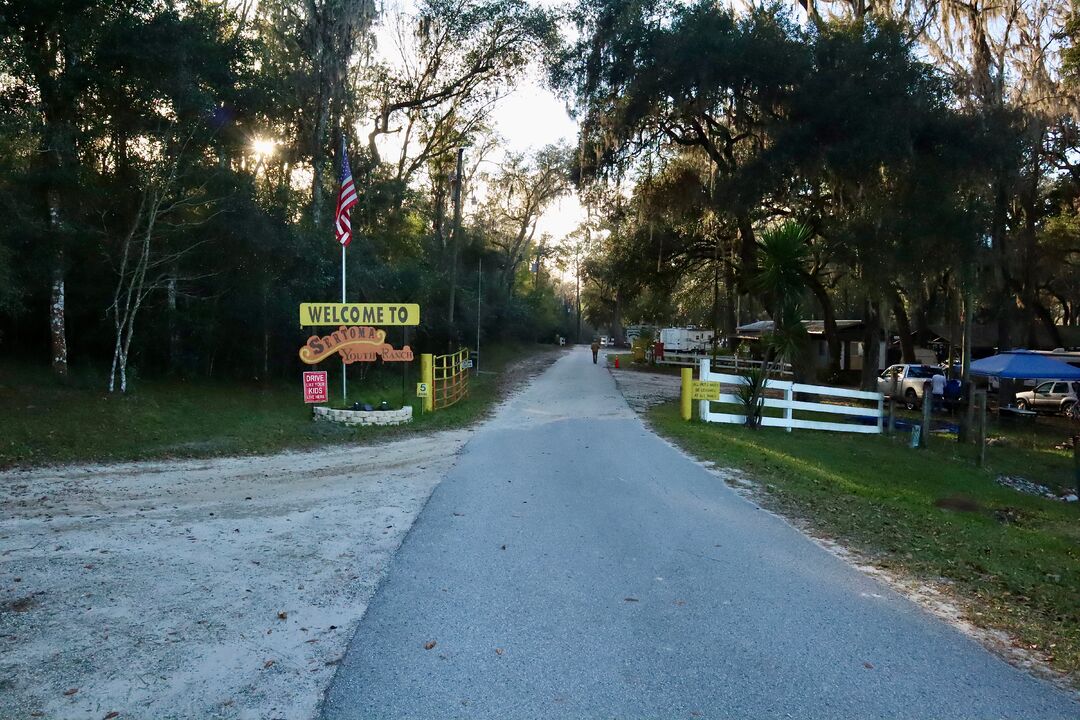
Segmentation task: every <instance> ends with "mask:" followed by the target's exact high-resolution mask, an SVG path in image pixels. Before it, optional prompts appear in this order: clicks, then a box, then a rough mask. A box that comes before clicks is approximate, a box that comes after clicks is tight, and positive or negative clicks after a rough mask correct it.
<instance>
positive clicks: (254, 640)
mask: <svg viewBox="0 0 1080 720" xmlns="http://www.w3.org/2000/svg"><path fill="white" fill-rule="evenodd" d="M470 433H471V431H467V430H464V431H453V432H444V433H440V434H437V435H432V436H428V437H423V438H414V439H409V440H404V441H400V442H394V443H387V444H384V445H377V446H370V447H353V448H342V447H337V448H328V449H322V450H318V451H311V452H304V453H285V454H281V455H275V456H271V457H261V458H232V459H215V460H205V461H185V462H168V463H137V464H127V465H112V466H95V467H67V468H60V469H52V470H33V471H25V472H7V473H2V474H0V717H2V718H29V717H46V718H70V719H73V720H74V719H76V718H94V719H95V720H101V719H102V718H105V717H110V718H111V717H120V718H259V719H260V720H265V719H269V718H288V719H289V720H292V719H293V718H307V717H310V716H311V715H312V714H313V713H314V712H315V708H316V704H317V703H318V700H319V697H320V695H321V693H322V690H323V688H324V687H325V686H326V684H327V683H328V682H329V680H330V678H331V677H332V675H333V673H334V669H335V664H336V663H337V662H338V660H339V659H340V657H341V656H342V654H343V652H344V650H345V647H346V644H347V642H348V639H349V638H350V637H351V635H352V632H353V629H354V628H355V626H356V623H357V622H358V620H359V618H360V616H361V615H362V614H363V612H364V610H365V608H366V606H367V601H368V599H369V598H370V597H371V595H372V593H373V592H374V590H375V588H376V586H377V584H378V583H379V581H380V579H381V577H382V574H383V571H384V569H385V567H386V566H387V563H388V560H389V559H390V557H391V556H392V554H393V553H394V551H395V550H396V549H397V547H398V545H399V544H400V543H401V539H402V537H403V536H404V534H405V533H406V531H407V530H408V528H409V527H410V525H411V524H412V521H413V519H414V518H415V516H416V514H417V513H418V512H419V511H420V509H421V508H422V507H423V505H424V503H425V502H426V501H427V499H428V496H429V495H430V494H431V491H432V489H433V488H434V487H435V485H436V484H437V483H438V482H439V480H440V478H441V477H442V476H443V474H444V473H445V472H446V471H447V470H448V469H449V468H450V467H452V465H453V463H454V461H455V457H456V455H457V453H458V451H459V450H460V449H461V447H462V445H463V444H464V443H465V442H466V441H467V440H468V438H469V437H470ZM111 713H118V715H116V716H113V715H111Z"/></svg>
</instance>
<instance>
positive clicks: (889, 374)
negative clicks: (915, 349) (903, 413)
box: [877, 365, 944, 410]
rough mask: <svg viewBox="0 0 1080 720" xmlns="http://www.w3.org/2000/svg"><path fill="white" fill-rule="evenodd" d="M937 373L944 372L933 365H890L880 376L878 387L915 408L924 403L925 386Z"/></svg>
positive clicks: (909, 407)
mask: <svg viewBox="0 0 1080 720" xmlns="http://www.w3.org/2000/svg"><path fill="white" fill-rule="evenodd" d="M935 375H944V373H943V372H942V371H941V369H940V368H936V367H934V366H933V365H890V366H889V367H887V368H885V370H883V371H882V372H881V375H879V376H878V381H877V389H878V392H879V393H882V394H883V395H885V397H891V398H893V399H894V400H897V401H899V402H902V403H904V407H906V408H907V409H908V410H914V409H915V408H917V407H919V405H921V404H922V397H923V386H924V385H925V384H926V383H928V382H930V378H932V377H934V376H935Z"/></svg>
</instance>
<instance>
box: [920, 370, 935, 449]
mask: <svg viewBox="0 0 1080 720" xmlns="http://www.w3.org/2000/svg"><path fill="white" fill-rule="evenodd" d="M933 397H934V395H933V393H932V392H931V391H930V383H923V394H922V432H921V433H919V447H921V448H923V449H925V448H928V447H930V422H931V421H930V411H931V410H932V409H933V407H934V402H933V400H932V399H931V398H933Z"/></svg>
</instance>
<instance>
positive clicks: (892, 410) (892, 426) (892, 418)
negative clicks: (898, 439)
mask: <svg viewBox="0 0 1080 720" xmlns="http://www.w3.org/2000/svg"><path fill="white" fill-rule="evenodd" d="M889 434H890V435H895V434H896V400H894V399H893V398H891V397H890V398H889Z"/></svg>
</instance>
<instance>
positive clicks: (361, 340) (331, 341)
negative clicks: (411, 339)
mask: <svg viewBox="0 0 1080 720" xmlns="http://www.w3.org/2000/svg"><path fill="white" fill-rule="evenodd" d="M335 353H336V354H338V355H340V356H341V359H342V361H343V362H344V363H345V364H346V365H348V364H350V363H354V362H374V361H375V359H376V358H382V360H383V362H411V361H412V359H413V351H412V348H410V347H409V346H408V345H406V346H405V347H403V348H401V349H400V350H398V349H395V348H394V346H393V345H390V344H389V343H387V342H386V331H385V330H377V329H376V328H373V327H355V326H354V327H346V326H345V325H342V326H341V327H339V328H338V329H337V330H335V331H334V332H332V333H330V334H329V335H323V336H319V335H312V336H311V337H309V338H308V339H307V342H306V343H304V346H303V347H302V348H300V360H301V362H305V363H307V364H308V365H315V364H316V363H320V362H322V361H323V360H325V359H326V358H328V357H330V356H331V355H334V354H335Z"/></svg>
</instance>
